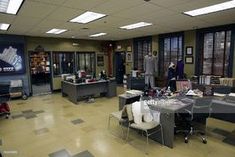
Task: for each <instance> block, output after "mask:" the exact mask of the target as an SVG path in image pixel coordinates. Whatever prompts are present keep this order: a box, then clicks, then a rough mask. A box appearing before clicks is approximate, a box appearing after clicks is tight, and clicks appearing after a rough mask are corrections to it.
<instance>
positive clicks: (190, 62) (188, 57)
mask: <svg viewBox="0 0 235 157" xmlns="http://www.w3.org/2000/svg"><path fill="white" fill-rule="evenodd" d="M185 64H193V56H186V57H185Z"/></svg>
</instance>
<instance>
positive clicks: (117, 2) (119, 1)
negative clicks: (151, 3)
mask: <svg viewBox="0 0 235 157" xmlns="http://www.w3.org/2000/svg"><path fill="white" fill-rule="evenodd" d="M142 3H143V0H134V1H133V0H131V1H130V0H129V1H127V0H108V1H106V2H105V3H103V4H101V5H98V6H96V7H94V8H93V9H92V10H94V11H97V12H102V13H105V14H109V15H111V14H113V13H115V12H120V11H125V10H128V9H130V8H132V7H134V6H138V5H140V4H142Z"/></svg>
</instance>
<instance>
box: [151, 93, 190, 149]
mask: <svg viewBox="0 0 235 157" xmlns="http://www.w3.org/2000/svg"><path fill="white" fill-rule="evenodd" d="M180 101H181V103H179V104H168V105H161V106H159V105H157V106H149V107H150V109H152V110H157V111H159V110H160V111H161V117H160V122H161V124H162V129H163V136H164V145H165V146H167V147H170V148H173V147H174V136H175V133H174V130H175V114H176V113H179V112H180V111H181V110H184V109H186V108H188V107H191V106H192V105H193V103H194V100H192V99H188V98H187V99H185V100H182V99H181V100H180ZM150 138H151V139H153V140H155V141H158V142H159V143H161V134H160V133H159V134H154V135H153V136H150Z"/></svg>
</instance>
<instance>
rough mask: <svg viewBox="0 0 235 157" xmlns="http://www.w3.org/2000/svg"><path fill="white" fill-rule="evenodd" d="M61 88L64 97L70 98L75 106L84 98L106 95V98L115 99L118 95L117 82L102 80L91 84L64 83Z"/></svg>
mask: <svg viewBox="0 0 235 157" xmlns="http://www.w3.org/2000/svg"><path fill="white" fill-rule="evenodd" d="M61 87H62V88H61V91H62V96H68V98H69V100H70V101H72V102H73V103H75V104H77V102H78V100H80V99H81V98H82V97H84V96H90V95H97V94H105V96H106V97H114V96H116V94H117V93H116V87H117V85H116V81H115V80H109V81H106V80H101V81H97V82H90V83H71V82H67V81H62V85H61Z"/></svg>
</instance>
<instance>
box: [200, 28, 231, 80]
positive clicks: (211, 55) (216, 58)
mask: <svg viewBox="0 0 235 157" xmlns="http://www.w3.org/2000/svg"><path fill="white" fill-rule="evenodd" d="M230 42H231V31H219V32H213V33H205V34H204V42H203V55H202V56H203V59H202V60H203V66H202V74H204V75H219V76H225V77H227V76H228V67H229V57H230V45H231V44H230Z"/></svg>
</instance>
